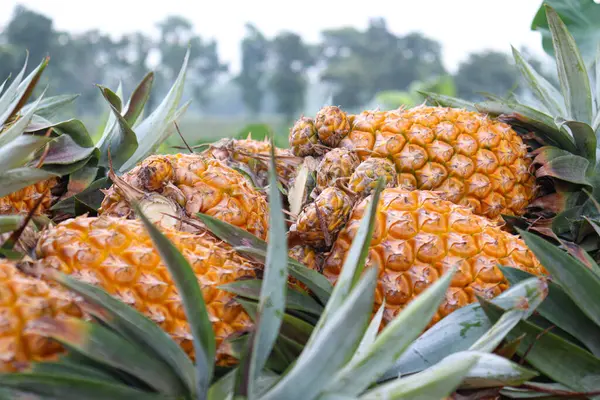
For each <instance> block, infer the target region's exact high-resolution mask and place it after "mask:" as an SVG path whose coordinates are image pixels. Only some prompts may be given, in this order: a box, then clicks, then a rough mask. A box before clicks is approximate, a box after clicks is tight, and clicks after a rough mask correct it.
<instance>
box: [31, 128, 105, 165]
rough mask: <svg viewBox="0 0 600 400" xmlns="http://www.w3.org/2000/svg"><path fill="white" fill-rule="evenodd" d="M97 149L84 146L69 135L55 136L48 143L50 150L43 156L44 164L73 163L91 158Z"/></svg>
mask: <svg viewBox="0 0 600 400" xmlns="http://www.w3.org/2000/svg"><path fill="white" fill-rule="evenodd" d="M95 150H96V149H95V148H93V147H82V146H80V145H79V144H77V143H76V142H75V140H73V138H72V137H71V136H69V135H61V136H59V137H56V138H53V139H52V140H51V141H50V142H49V144H48V152H47V153H46V155H45V156H44V158H43V161H44V163H43V164H44V166H48V165H67V166H69V165H73V164H74V163H76V162H78V161H82V160H85V159H87V158H89V157H90V156H91V155H92V154H93V153H94V151H95Z"/></svg>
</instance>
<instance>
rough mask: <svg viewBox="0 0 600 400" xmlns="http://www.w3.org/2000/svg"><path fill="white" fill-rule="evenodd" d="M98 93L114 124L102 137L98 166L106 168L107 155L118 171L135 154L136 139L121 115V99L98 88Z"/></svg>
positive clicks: (110, 92) (108, 90)
mask: <svg viewBox="0 0 600 400" xmlns="http://www.w3.org/2000/svg"><path fill="white" fill-rule="evenodd" d="M100 91H101V92H102V95H103V96H104V98H105V99H106V100H107V101H108V103H109V107H110V110H111V112H112V114H113V119H114V124H112V125H111V129H110V131H109V132H108V135H107V136H106V137H104V138H103V139H104V140H103V141H102V145H101V146H100V147H99V149H100V154H101V156H100V165H103V166H108V164H109V160H108V154H109V152H110V157H111V161H112V164H113V166H114V168H116V169H118V168H120V167H121V165H123V164H124V163H125V162H127V160H128V159H129V158H130V157H131V156H132V155H133V153H135V151H136V149H137V147H138V141H137V137H136V136H135V132H133V130H132V129H131V127H130V126H129V124H128V123H127V121H126V120H125V118H124V117H123V116H122V115H121V107H122V105H121V99H119V97H118V96H117V95H115V94H114V93H113V92H112V91H110V89H108V88H105V87H103V86H100Z"/></svg>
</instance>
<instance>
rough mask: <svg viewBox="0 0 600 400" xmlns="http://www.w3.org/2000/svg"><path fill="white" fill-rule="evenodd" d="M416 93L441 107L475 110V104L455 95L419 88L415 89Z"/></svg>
mask: <svg viewBox="0 0 600 400" xmlns="http://www.w3.org/2000/svg"><path fill="white" fill-rule="evenodd" d="M417 93H419V94H421V95H422V96H424V97H425V98H427V100H429V101H430V102H433V103H436V104H438V105H440V106H443V107H456V108H463V109H465V110H468V111H477V110H476V109H475V104H473V103H471V102H469V101H465V100H462V99H459V98H456V97H451V96H446V95H443V94H439V93H432V92H423V91H420V90H417Z"/></svg>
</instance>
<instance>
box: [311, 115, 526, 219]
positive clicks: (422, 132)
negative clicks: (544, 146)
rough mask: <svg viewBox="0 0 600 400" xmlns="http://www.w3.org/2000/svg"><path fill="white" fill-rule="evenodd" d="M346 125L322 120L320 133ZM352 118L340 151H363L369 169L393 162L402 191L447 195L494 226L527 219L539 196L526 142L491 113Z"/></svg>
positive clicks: (329, 119) (340, 144)
mask: <svg viewBox="0 0 600 400" xmlns="http://www.w3.org/2000/svg"><path fill="white" fill-rule="evenodd" d="M338 110H339V109H338ZM327 112H331V111H330V110H329V109H327V108H326V109H323V110H321V113H327ZM339 112H341V111H338V112H337V113H339ZM337 113H336V115H337ZM342 119H343V118H342V117H340V116H338V117H337V119H334V118H333V116H331V117H329V118H321V120H322V121H323V123H322V124H323V126H321V128H320V130H319V131H323V132H336V131H339V132H342V131H345V130H344V129H342V130H340V129H339V126H340V123H339V120H342ZM346 119H347V120H348V121H351V129H350V130H349V132H348V133H347V134H346V135H344V134H342V133H340V134H339V135H337V136H336V137H340V138H341V139H340V140H339V141H337V140H334V141H332V144H333V142H338V143H337V144H336V145H337V146H339V147H341V148H345V149H347V150H349V151H354V152H356V154H357V155H358V156H359V158H360V160H361V161H363V162H365V161H367V160H370V159H372V158H380V159H388V160H389V161H391V162H393V163H394V165H395V168H396V172H397V175H398V177H397V181H398V186H400V187H403V188H406V189H422V190H436V191H440V192H444V193H445V196H446V198H447V199H448V200H450V201H452V202H454V203H456V204H461V205H466V206H469V207H471V208H472V209H473V211H474V212H475V213H476V214H478V215H482V216H485V217H487V218H490V219H498V218H499V216H500V214H507V215H522V214H524V212H525V209H526V207H527V206H528V205H529V204H530V202H531V201H532V200H533V199H534V197H535V195H536V187H535V177H534V175H533V174H532V173H531V171H530V169H531V160H530V159H529V158H528V152H527V148H526V146H525V145H524V143H523V140H522V139H521V138H520V137H519V136H518V135H517V134H516V132H515V131H514V130H513V129H512V128H511V127H510V126H509V125H508V124H506V123H503V122H499V121H496V120H492V119H490V118H488V117H487V116H486V115H484V114H481V113H476V112H471V111H466V110H462V109H457V108H443V107H428V106H419V107H414V108H412V109H409V110H393V111H373V112H372V111H363V112H362V113H360V114H357V115H353V116H349V117H347V118H346ZM333 121H335V122H333ZM327 123H329V125H326V124H327ZM336 129H337V130H336ZM318 175H319V171H317V176H318ZM387 175H388V174H386V176H387ZM317 179H318V178H317Z"/></svg>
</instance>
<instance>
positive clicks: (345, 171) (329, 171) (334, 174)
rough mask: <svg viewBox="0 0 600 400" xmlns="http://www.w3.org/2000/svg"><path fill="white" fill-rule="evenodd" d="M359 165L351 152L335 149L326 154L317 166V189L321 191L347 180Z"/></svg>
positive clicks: (358, 161) (354, 154) (356, 157)
mask: <svg viewBox="0 0 600 400" xmlns="http://www.w3.org/2000/svg"><path fill="white" fill-rule="evenodd" d="M359 164H360V160H359V159H358V156H357V155H356V153H354V152H353V151H349V150H346V149H340V148H337V149H333V150H331V151H329V152H327V154H325V155H324V156H323V158H322V159H321V161H320V162H319V165H318V166H317V189H318V190H319V191H322V190H324V189H325V188H327V187H329V186H334V185H336V184H337V183H338V182H340V181H344V180H348V179H349V178H350V176H351V175H352V173H353V172H354V170H355V169H356V168H357V167H358V165H359Z"/></svg>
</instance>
